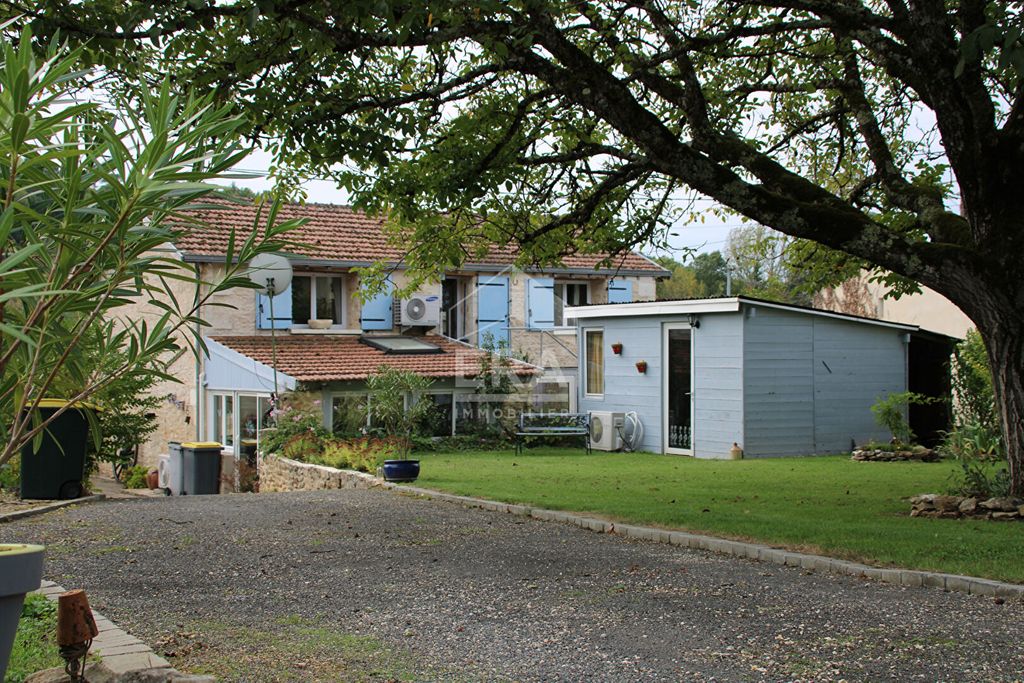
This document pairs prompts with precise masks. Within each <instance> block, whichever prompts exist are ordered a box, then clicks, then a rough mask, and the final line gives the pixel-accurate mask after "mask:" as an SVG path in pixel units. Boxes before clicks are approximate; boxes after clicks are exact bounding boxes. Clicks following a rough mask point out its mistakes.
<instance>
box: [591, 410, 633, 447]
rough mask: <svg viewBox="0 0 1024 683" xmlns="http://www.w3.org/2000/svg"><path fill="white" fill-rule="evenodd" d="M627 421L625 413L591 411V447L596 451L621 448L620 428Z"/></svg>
mask: <svg viewBox="0 0 1024 683" xmlns="http://www.w3.org/2000/svg"><path fill="white" fill-rule="evenodd" d="M625 423H626V415H625V413H610V412H598V411H596V410H592V411H590V447H591V448H592V449H594V450H596V451H617V450H619V448H621V447H622V444H621V442H620V440H619V430H620V429H622V427H623V426H624V425H625Z"/></svg>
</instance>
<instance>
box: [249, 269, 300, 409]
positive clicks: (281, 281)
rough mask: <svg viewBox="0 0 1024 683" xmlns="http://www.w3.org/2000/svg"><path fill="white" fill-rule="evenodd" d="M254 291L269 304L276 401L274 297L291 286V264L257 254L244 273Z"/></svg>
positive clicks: (275, 321) (271, 360)
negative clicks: (260, 294)
mask: <svg viewBox="0 0 1024 683" xmlns="http://www.w3.org/2000/svg"><path fill="white" fill-rule="evenodd" d="M245 276H246V277H247V278H249V280H250V281H251V282H253V283H254V284H255V285H256V290H257V291H258V292H260V293H262V294H266V295H267V299H268V301H269V302H270V364H271V367H272V368H273V370H274V401H275V402H276V401H277V334H276V329H277V320H275V319H274V297H275V296H276V295H278V294H281V293H282V292H285V291H287V290H288V288H289V287H290V286H291V284H292V264H291V263H289V262H288V259H286V258H285V257H284V256H281V255H280V254H257V255H256V256H255V257H254V258H253V259H252V260H251V261H249V267H248V268H247V269H246V271H245Z"/></svg>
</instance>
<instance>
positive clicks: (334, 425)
mask: <svg viewBox="0 0 1024 683" xmlns="http://www.w3.org/2000/svg"><path fill="white" fill-rule="evenodd" d="M370 423H371V416H370V397H369V396H367V395H366V394H336V395H335V396H332V397H331V431H332V432H333V433H334V434H336V435H338V436H359V435H361V434H363V432H364V430H365V429H366V428H367V427H369V426H370Z"/></svg>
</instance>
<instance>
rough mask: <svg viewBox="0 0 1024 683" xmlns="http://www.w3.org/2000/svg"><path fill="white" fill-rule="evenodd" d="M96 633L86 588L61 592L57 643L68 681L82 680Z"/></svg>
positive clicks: (78, 682) (78, 681) (82, 681)
mask: <svg viewBox="0 0 1024 683" xmlns="http://www.w3.org/2000/svg"><path fill="white" fill-rule="evenodd" d="M99 632H100V631H99V629H98V628H97V627H96V620H95V619H94V618H93V616H92V609H90V608H89V599H88V598H86V597H85V591H83V590H73V591H68V592H67V593H61V594H60V596H59V597H58V598H57V645H59V646H60V656H61V658H62V659H63V660H64V661H65V664H64V672H65V673H67V675H68V677H69V679H70V681H71V683H85V659H86V656H87V655H88V654H89V647H90V646H92V639H93V638H95V637H96V636H97V635H99Z"/></svg>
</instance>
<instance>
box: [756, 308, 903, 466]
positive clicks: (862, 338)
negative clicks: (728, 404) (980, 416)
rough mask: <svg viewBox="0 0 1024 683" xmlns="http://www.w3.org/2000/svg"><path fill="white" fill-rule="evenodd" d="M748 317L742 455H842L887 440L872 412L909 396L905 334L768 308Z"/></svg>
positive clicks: (760, 309)
mask: <svg viewBox="0 0 1024 683" xmlns="http://www.w3.org/2000/svg"><path fill="white" fill-rule="evenodd" d="M747 310H748V313H747V316H746V318H745V324H744V326H745V332H744V336H745V339H746V344H745V346H744V352H743V356H744V364H745V377H744V391H745V393H746V415H745V421H744V422H745V430H744V431H745V436H746V442H745V443H744V449H745V451H746V454H747V455H749V456H755V457H756V456H783V455H805V454H812V453H837V452H841V451H848V450H849V449H850V441H851V439H852V440H854V441H856V442H857V443H863V442H865V441H867V440H869V439H872V438H874V439H882V440H884V439H887V438H888V436H889V435H888V434H887V433H885V432H884V430H882V429H880V428H879V427H878V426H877V425H876V424H875V421H874V416H873V414H872V413H871V405H872V404H873V403H874V402H875V401H876V400H877V399H878V398H879V397H880V396H884V395H885V394H888V393H890V392H899V391H905V387H906V364H905V354H906V349H905V345H904V343H903V333H902V332H901V331H900V330H895V329H892V328H887V327H881V326H877V325H867V324H864V323H857V322H850V321H845V320H837V319H831V318H825V317H820V316H812V315H806V314H802V313H795V312H789V311H780V310H775V309H770V308H762V307H750V308H748V309H747Z"/></svg>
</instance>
